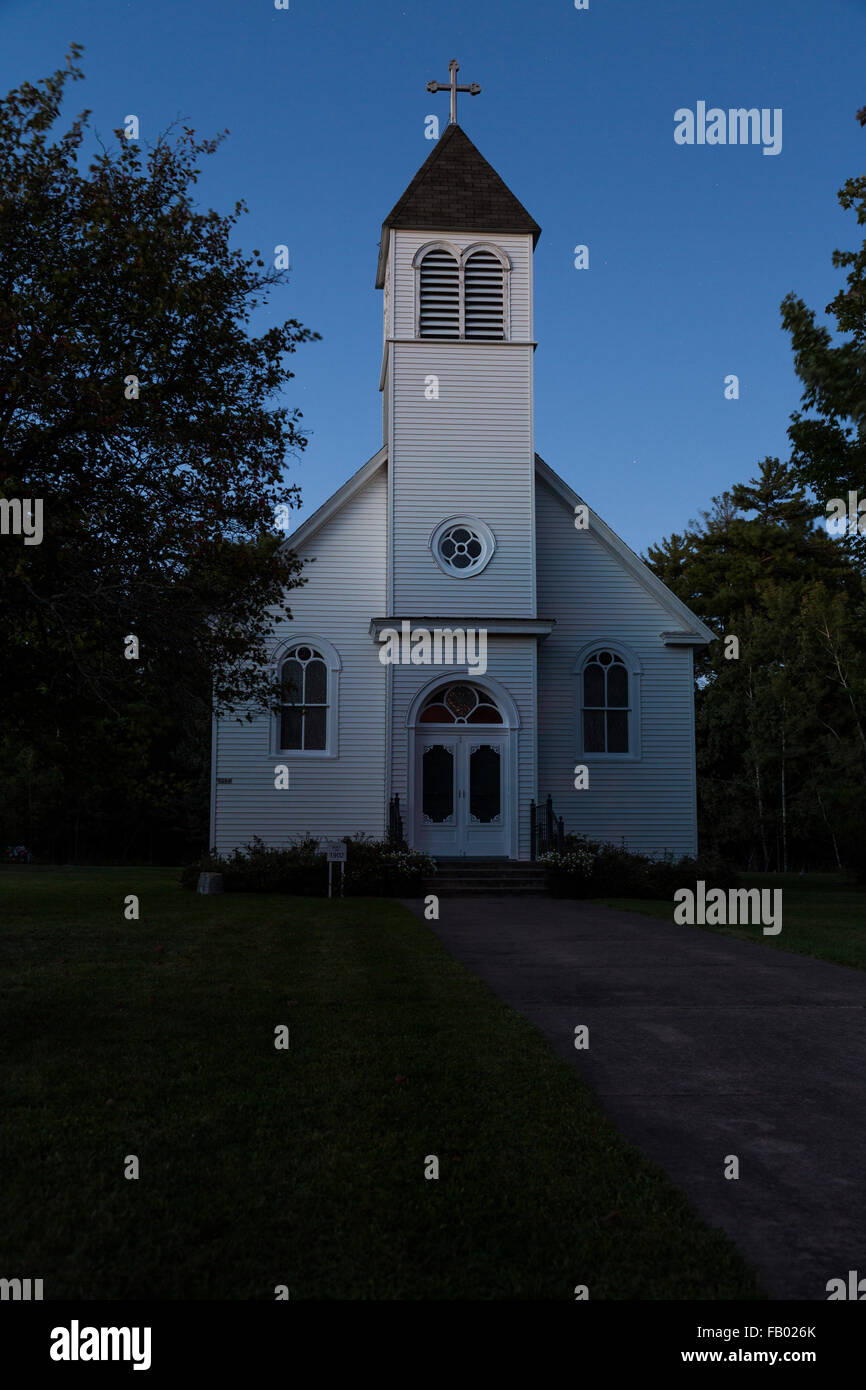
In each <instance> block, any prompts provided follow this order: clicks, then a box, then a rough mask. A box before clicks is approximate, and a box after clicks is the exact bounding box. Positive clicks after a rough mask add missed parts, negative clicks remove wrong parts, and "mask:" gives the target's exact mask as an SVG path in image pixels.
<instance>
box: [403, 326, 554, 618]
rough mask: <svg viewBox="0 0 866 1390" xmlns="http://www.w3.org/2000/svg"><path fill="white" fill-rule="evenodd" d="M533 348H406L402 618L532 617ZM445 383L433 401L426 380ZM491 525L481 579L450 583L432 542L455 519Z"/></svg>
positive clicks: (416, 345) (414, 345)
mask: <svg viewBox="0 0 866 1390" xmlns="http://www.w3.org/2000/svg"><path fill="white" fill-rule="evenodd" d="M531 353H532V350H531V348H527V347H517V346H511V345H509V344H503V343H471V344H469V343H436V342H423V341H419V342H415V343H396V344H394V345H393V348H392V357H391V363H392V381H393V386H392V391H393V402H392V423H391V440H390V455H389V456H390V460H391V463H392V487H393V493H394V496H393V542H392V544H393V583H394V591H393V603H394V612H397V613H406V614H442V615H451V614H455V613H461V612H464V611H465V610H466V609H467V608H470V609H471V610H472V611H474V612H475V613H477V614H478V615H479V616H482V617H488V616H489V617H494V616H505V615H508V616H518V615H519V616H522V617H523V616H533V615H534V606H533V599H534V583H533V580H534V574H533V568H534V556H533V536H532V505H533V473H534V450H533V443H532V411H531V399H532V356H531ZM431 375H433V376H436V377H438V379H439V399H438V400H427V399H425V395H424V384H425V378H427V377H428V376H431ZM464 512H465V513H469V514H470V515H473V516H477V517H478V518H479V519H480V520H482V521H484V522H486V523H487V525H488V526H489V527H490V528H491V529H492V531H493V533H494V535H495V537H496V543H497V544H496V552H495V554H494V556H493V559H492V560H491V562H490V563H489V564H488V565H487V567H486V569H484V570H483V571H482V572H481V573H480V574H477V575H474V576H472V577H471V578H469V579H466V580H461V579H456V578H454V577H453V576H452V575H447V574H443V572H442V571H441V570H440V568H439V566H438V565H437V564H436V561H435V560H434V559H433V556H432V554H431V551H430V548H429V540H430V536H431V533H432V532H433V530H434V529H435V528H436V527H437V526H438V525H439V523H440V522H441V521H443V520H444V519H445V518H446V517H448V516H454V515H458V514H460V513H464Z"/></svg>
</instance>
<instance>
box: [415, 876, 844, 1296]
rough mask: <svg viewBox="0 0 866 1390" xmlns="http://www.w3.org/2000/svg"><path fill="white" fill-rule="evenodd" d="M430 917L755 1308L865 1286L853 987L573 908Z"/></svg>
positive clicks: (665, 928)
mask: <svg viewBox="0 0 866 1390" xmlns="http://www.w3.org/2000/svg"><path fill="white" fill-rule="evenodd" d="M406 906H408V907H410V908H411V909H412V910H413V911H414V912H416V913H417V914H418V915H423V912H422V904H421V903H420V902H418V901H413V902H407V904H406ZM440 913H441V920H440V921H439V922H430V923H428V924H427V925H429V926H430V927H432V928H433V930H434V931H435V932H436V933H437V934H438V936H439V937H440V938H441V940H442V942H443V943H444V945H445V946H446V947H447V948H448V950H449V951H450V952H451V954H452V955H453V956H455V957H456V959H457V960H459V961H461V962H462V963H463V964H464V965H466V966H467V967H468V968H469V969H470V970H471V971H473V973H474V974H475V975H478V976H479V977H480V978H481V979H482V980H484V981H486V983H487V984H488V985H489V986H490V987H491V988H492V989H493V990H494V991H495V992H496V994H498V995H499V996H500V998H502V999H504V1000H505V1001H506V1003H508V1004H510V1005H511V1006H512V1007H513V1008H515V1009H517V1010H519V1011H520V1013H522V1014H524V1015H525V1016H526V1017H527V1018H528V1019H530V1021H531V1022H532V1023H534V1024H535V1025H536V1026H537V1027H538V1028H540V1029H541V1030H542V1031H543V1032H544V1033H545V1034H546V1035H547V1037H548V1038H549V1040H550V1042H551V1044H552V1046H553V1048H554V1051H556V1052H557V1053H559V1055H560V1056H562V1057H564V1058H566V1059H567V1060H568V1061H569V1062H571V1063H572V1064H573V1065H576V1066H577V1068H578V1070H579V1071H580V1073H581V1075H582V1076H584V1077H585V1078H586V1080H587V1081H588V1082H589V1083H590V1085H592V1086H593V1087H594V1089H595V1091H596V1092H597V1094H598V1095H599V1097H600V1099H601V1102H602V1104H603V1106H604V1107H605V1109H606V1111H607V1112H608V1114H609V1115H610V1116H611V1118H612V1120H613V1121H614V1123H615V1124H616V1126H617V1128H618V1129H619V1130H620V1132H621V1133H622V1134H624V1135H626V1136H627V1137H628V1138H629V1139H630V1140H632V1142H634V1143H635V1144H636V1145H637V1146H638V1147H639V1148H641V1149H642V1150H643V1151H644V1153H646V1154H648V1155H649V1157H651V1158H653V1159H655V1160H656V1162H658V1163H659V1164H660V1165H661V1166H662V1167H663V1168H665V1169H666V1170H667V1172H668V1173H669V1174H670V1176H671V1177H672V1178H673V1179H674V1181H675V1182H676V1183H677V1184H678V1185H679V1186H680V1187H681V1188H682V1189H683V1190H684V1191H685V1192H686V1193H687V1194H688V1195H689V1197H690V1198H691V1200H692V1202H693V1203H694V1205H695V1206H696V1207H697V1209H698V1210H699V1211H700V1212H701V1214H702V1215H703V1217H704V1218H705V1220H707V1221H708V1222H709V1223H710V1224H711V1225H715V1226H720V1227H722V1229H723V1230H725V1231H727V1233H728V1234H729V1235H730V1236H731V1237H732V1239H733V1240H735V1241H736V1243H737V1245H738V1246H739V1247H740V1249H741V1250H742V1252H743V1254H744V1255H745V1256H746V1257H747V1258H748V1259H749V1260H751V1262H752V1263H753V1265H754V1266H755V1267H756V1268H757V1270H758V1271H759V1273H760V1275H761V1278H762V1281H763V1283H764V1286H765V1288H766V1289H767V1291H768V1293H770V1294H771V1295H773V1296H774V1297H776V1298H807V1299H826V1297H827V1292H826V1284H827V1281H828V1280H829V1279H835V1278H842V1279H845V1280H846V1283H847V1277H848V1271H849V1270H851V1269H856V1270H858V1271H859V1277H861V1278H863V1277H866V972H864V971H859V970H851V969H847V968H846V967H844V966H840V965H829V964H826V963H825V962H823V961H817V960H812V959H811V958H809V957H807V956H796V955H792V954H789V953H788V952H786V951H779V950H773V949H771V948H769V947H766V946H763V945H756V944H753V943H751V942H748V941H733V940H728V939H726V938H724V937H721V936H717V935H715V934H714V933H712V932H706V931H702V930H701V929H700V928H697V927H680V926H675V925H673V924H668V923H665V922H659V921H656V920H655V919H654V918H652V917H644V916H640V915H639V914H638V913H632V912H614V911H610V910H607V909H605V908H597V907H591V906H588V905H587V904H584V903H580V902H563V901H556V900H552V899H540V900H539V899H517V898H514V899H509V898H502V897H500V898H484V899H478V898H474V899H467V898H442V899H440ZM578 1024H587V1025H588V1027H589V1044H590V1046H589V1050H588V1051H584V1052H578V1051H576V1050H575V1048H574V1029H575V1026H576V1025H578ZM727 1154H736V1155H737V1156H738V1157H739V1160H740V1177H739V1179H738V1180H736V1181H734V1180H730V1179H728V1180H726V1179H725V1178H724V1177H723V1169H724V1161H725V1156H726V1155H727Z"/></svg>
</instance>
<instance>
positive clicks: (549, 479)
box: [535, 454, 716, 647]
mask: <svg viewBox="0 0 866 1390" xmlns="http://www.w3.org/2000/svg"><path fill="white" fill-rule="evenodd" d="M535 471H536V474H537V475H538V477H539V478H541V479H542V480H543V481H544V482H545V483H547V485H548V487H549V488H551V489H552V490H553V492H555V493H557V494H558V496H559V497H561V498H562V500H563V501H564V502H566V503H567V504H568V507H569V510H570V511H572V512H573V511H574V508H575V507H576V506H583V507H586V509H587V512H588V513H589V529H590V530H591V531H592V532H593V534H594V535H595V537H596V539H597V540H598V541H600V542H601V544H602V545H603V546H604V547H605V549H606V550H607V551H608V552H609V553H610V554H611V555H613V556H614V557H615V558H616V559H618V560H619V561H620V563H621V564H622V565H623V566H624V567H625V568H626V569H627V570H628V571H629V573H630V574H632V575H633V576H634V578H635V579H637V581H638V583H640V584H642V585H643V587H644V588H645V589H646V590H647V592H648V593H650V594H652V596H653V598H655V599H656V600H657V601H658V602H659V603H660V604H661V605H662V607H663V608H665V609H667V611H668V613H670V614H671V616H672V617H675V618H676V619H677V620H678V622H680V623H682V625H683V626H682V628H678V629H677V630H676V631H672V632H661V633H659V636H660V637H661V639H662V641H663V642H664V644H665V646H678V647H702V646H704V645H705V644H706V643H707V642H714V641H715V640H716V633H715V632H713V631H712V629H711V628H709V627H707V625H706V623H703V622H701V620H700V618H699V617H698V616H697V615H696V614H695V613H693V612H692V610H691V609H690V608H687V607H686V605H685V604H684V603H683V602H682V600H681V599H678V598H677V596H676V594H675V593H673V592H672V590H671V589H669V588H668V586H667V584H663V583H662V581H661V580H660V579H659V577H658V575H656V574H653V572H652V570H651V569H650V567H649V565H647V564H646V563H645V562H644V561H643V560H642V559H641V558H640V556H639V555H635V553H634V551H633V550H632V549H631V547H630V546H628V545H626V543H625V541H624V540H622V539H621V538H620V537H619V536H618V535H617V534H616V532H615V531H612V530H611V529H610V527H609V526H608V525H607V523H606V522H604V521H602V519H601V517H600V516H599V515H598V514H597V513H596V512H594V511H593V510H592V507H590V505H589V503H588V502H584V500H583V498H582V497H578V495H577V493H576V492H575V491H574V489H573V488H570V487H569V486H568V483H567V482H565V480H564V479H563V478H560V476H559V474H558V473H554V471H553V469H552V468H551V467H550V465H549V464H547V463H545V462H544V459H543V458H542V457H541V455H540V454H536V455H535Z"/></svg>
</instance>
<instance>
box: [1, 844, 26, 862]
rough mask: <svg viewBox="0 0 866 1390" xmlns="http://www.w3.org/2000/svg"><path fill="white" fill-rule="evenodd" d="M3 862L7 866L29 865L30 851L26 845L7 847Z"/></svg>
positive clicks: (4, 851)
mask: <svg viewBox="0 0 866 1390" xmlns="http://www.w3.org/2000/svg"><path fill="white" fill-rule="evenodd" d="M3 860H4V862H5V863H6V864H29V863H30V851H29V849H28V848H27V846H26V845H6V847H5V849H4V850H3Z"/></svg>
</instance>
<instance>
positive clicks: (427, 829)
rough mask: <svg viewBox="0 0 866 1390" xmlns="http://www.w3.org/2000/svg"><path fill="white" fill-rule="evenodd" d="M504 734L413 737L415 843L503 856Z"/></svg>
mask: <svg viewBox="0 0 866 1390" xmlns="http://www.w3.org/2000/svg"><path fill="white" fill-rule="evenodd" d="M508 747H509V743H508V736H507V735H503V734H490V735H484V734H482V733H480V732H479V731H478V730H477V729H473V730H472V732H471V733H469V731H468V730H467V732H466V733H463V734H442V735H440V736H438V737H437V736H436V734H434V733H433V731H432V730H431V729H419V730H418V733H417V734H416V737H415V811H414V818H413V819H414V844H415V846H416V847H417V848H418V849H422V850H424V851H425V852H426V853H428V854H434V855H443V856H445V857H457V856H461V855H467V856H468V855H478V856H485V855H491V856H499V855H503V856H507V855H508V854H509V843H510V840H509V837H510V829H511V825H510V803H509V795H510V789H509V786H508Z"/></svg>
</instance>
